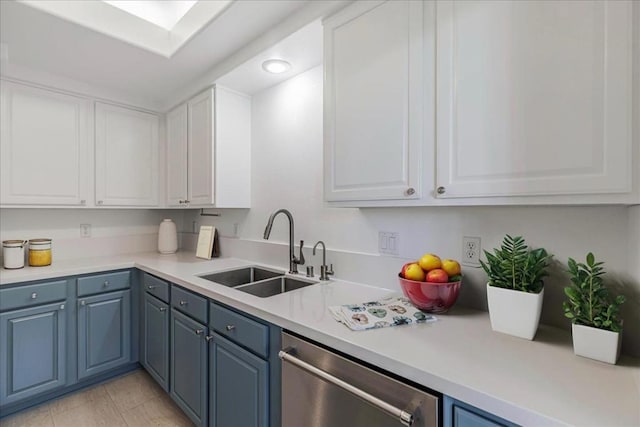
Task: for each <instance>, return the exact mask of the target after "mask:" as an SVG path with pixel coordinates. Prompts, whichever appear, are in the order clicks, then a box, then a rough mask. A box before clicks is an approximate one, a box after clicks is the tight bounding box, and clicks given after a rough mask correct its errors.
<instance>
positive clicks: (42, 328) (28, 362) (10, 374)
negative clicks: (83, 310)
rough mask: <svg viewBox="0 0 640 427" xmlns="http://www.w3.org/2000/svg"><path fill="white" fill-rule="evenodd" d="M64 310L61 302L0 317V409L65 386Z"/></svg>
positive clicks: (64, 305)
mask: <svg viewBox="0 0 640 427" xmlns="http://www.w3.org/2000/svg"><path fill="white" fill-rule="evenodd" d="M65 310H68V308H67V307H66V304H65V302H64V301H62V302H59V303H53V304H47V305H42V306H38V307H30V308H23V309H20V310H13V311H8V312H5V313H2V314H0V406H4V405H6V404H10V403H14V402H17V401H20V400H22V399H25V398H28V397H31V396H34V395H37V394H40V393H43V392H46V391H50V390H53V389H56V388H58V387H62V386H64V385H65V384H66V371H65V366H66V363H67V357H66V354H67V353H66V346H67V343H66V333H67V321H66V318H67V317H66V315H65V313H66V312H65Z"/></svg>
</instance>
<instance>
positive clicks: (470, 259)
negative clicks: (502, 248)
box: [461, 236, 482, 267]
mask: <svg viewBox="0 0 640 427" xmlns="http://www.w3.org/2000/svg"><path fill="white" fill-rule="evenodd" d="M481 250H482V247H481V246H480V238H479V237H469V236H464V237H463V238H462V257H461V258H462V261H461V263H462V265H468V266H471V267H478V266H480V251H481Z"/></svg>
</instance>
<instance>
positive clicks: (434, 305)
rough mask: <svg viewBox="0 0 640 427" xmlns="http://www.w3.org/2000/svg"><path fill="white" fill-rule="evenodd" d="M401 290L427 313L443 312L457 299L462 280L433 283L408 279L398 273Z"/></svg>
mask: <svg viewBox="0 0 640 427" xmlns="http://www.w3.org/2000/svg"><path fill="white" fill-rule="evenodd" d="M398 280H399V281H400V286H401V287H402V292H404V295H405V296H406V297H407V298H409V301H411V303H412V304H413V305H415V306H416V307H417V308H418V309H420V310H422V311H426V312H428V313H445V312H447V311H448V310H449V309H450V308H451V307H452V306H453V304H454V303H455V302H456V300H457V299H458V294H459V293H460V285H461V284H462V280H459V281H457V282H447V283H435V282H418V281H415V280H408V279H405V278H404V277H402V274H398Z"/></svg>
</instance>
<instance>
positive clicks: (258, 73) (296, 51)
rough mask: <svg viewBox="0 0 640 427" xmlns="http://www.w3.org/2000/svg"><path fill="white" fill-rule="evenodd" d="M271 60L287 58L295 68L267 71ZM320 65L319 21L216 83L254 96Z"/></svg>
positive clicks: (320, 34)
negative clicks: (265, 69) (282, 70)
mask: <svg viewBox="0 0 640 427" xmlns="http://www.w3.org/2000/svg"><path fill="white" fill-rule="evenodd" d="M268 59H284V60H285V61H287V62H289V63H290V64H291V70H289V71H287V72H284V73H282V74H272V73H267V72H266V71H264V70H263V69H262V63H263V62H264V61H266V60H268ZM320 64H322V24H321V23H320V21H319V20H318V21H314V22H312V23H310V24H308V25H307V26H305V27H304V28H301V29H300V30H298V31H296V32H295V33H293V34H291V35H290V36H288V37H286V38H284V39H283V40H282V41H280V42H279V43H276V44H275V45H273V46H271V47H270V48H268V49H266V50H264V51H263V52H261V53H259V54H258V55H256V56H254V57H253V58H251V59H250V60H248V61H247V62H245V63H243V64H241V65H239V66H237V67H236V68H235V69H234V70H233V71H231V72H230V73H228V74H226V75H224V76H222V77H220V78H218V79H216V83H220V84H222V85H224V86H227V87H230V88H232V89H235V90H237V91H239V92H242V93H246V94H248V95H253V94H254V93H257V92H260V91H261V90H263V89H266V88H268V87H271V86H274V85H276V84H278V83H280V82H283V81H285V80H287V79H290V78H291V77H293V76H295V75H297V74H300V73H302V72H304V71H307V70H309V69H311V68H313V67H315V66H316V65H320Z"/></svg>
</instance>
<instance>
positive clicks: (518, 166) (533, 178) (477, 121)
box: [436, 1, 640, 203]
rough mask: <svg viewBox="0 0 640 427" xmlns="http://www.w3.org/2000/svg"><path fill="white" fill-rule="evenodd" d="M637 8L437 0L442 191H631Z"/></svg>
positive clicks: (484, 194) (439, 179)
mask: <svg viewBox="0 0 640 427" xmlns="http://www.w3.org/2000/svg"><path fill="white" fill-rule="evenodd" d="M631 3H632V2H630V1H440V2H438V3H437V123H438V127H437V129H438V131H437V168H436V169H437V185H436V186H437V187H440V188H439V191H438V193H440V194H438V197H442V198H449V197H452V198H459V197H463V198H464V197H488V196H553V195H587V194H589V195H604V194H609V195H611V194H615V193H618V194H625V193H630V192H631V191H632V178H633V173H632V171H633V168H634V167H635V168H640V165H639V164H638V163H635V166H634V163H633V161H634V160H633V159H634V157H633V143H632V57H633V55H632V22H633V21H632V4H631ZM636 25H637V24H636ZM636 114H637V113H636ZM635 120H638V117H636V118H635ZM636 162H637V159H636ZM636 173H637V172H636ZM636 191H637V189H636ZM547 200H548V201H552V199H550V198H547ZM563 200H570V199H567V198H564V199H563V198H560V199H555V201H554V202H556V203H557V202H562V201H563ZM593 200H597V199H593Z"/></svg>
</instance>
